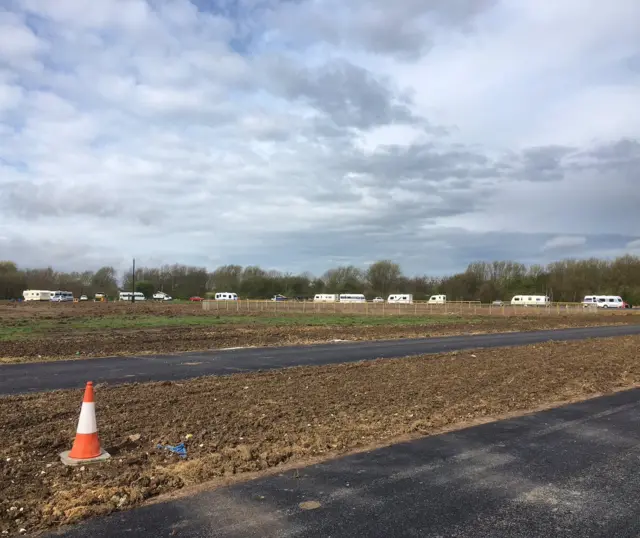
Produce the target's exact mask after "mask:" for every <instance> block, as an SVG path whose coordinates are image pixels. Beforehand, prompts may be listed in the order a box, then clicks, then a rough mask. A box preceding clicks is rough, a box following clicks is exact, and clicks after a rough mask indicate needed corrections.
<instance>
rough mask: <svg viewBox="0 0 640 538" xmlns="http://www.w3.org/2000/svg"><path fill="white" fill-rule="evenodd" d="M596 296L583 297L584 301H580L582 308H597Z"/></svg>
mask: <svg viewBox="0 0 640 538" xmlns="http://www.w3.org/2000/svg"><path fill="white" fill-rule="evenodd" d="M597 301H598V296H597V295H585V296H584V299H582V306H583V307H584V308H588V307H593V308H595V307H596V306H597V304H596V303H597Z"/></svg>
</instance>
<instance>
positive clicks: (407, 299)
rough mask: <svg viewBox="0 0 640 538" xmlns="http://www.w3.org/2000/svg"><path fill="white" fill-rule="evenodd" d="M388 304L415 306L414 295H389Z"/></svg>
mask: <svg viewBox="0 0 640 538" xmlns="http://www.w3.org/2000/svg"><path fill="white" fill-rule="evenodd" d="M387 302H388V303H390V304H413V295H412V294H410V293H403V294H399V295H398V294H396V295H389V297H388V298H387Z"/></svg>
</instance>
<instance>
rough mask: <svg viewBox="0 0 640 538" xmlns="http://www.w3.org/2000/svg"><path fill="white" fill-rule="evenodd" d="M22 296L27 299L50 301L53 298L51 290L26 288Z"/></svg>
mask: <svg viewBox="0 0 640 538" xmlns="http://www.w3.org/2000/svg"><path fill="white" fill-rule="evenodd" d="M22 296H23V297H24V300H25V301H48V300H50V299H51V292H50V291H49V290H24V291H23V292H22Z"/></svg>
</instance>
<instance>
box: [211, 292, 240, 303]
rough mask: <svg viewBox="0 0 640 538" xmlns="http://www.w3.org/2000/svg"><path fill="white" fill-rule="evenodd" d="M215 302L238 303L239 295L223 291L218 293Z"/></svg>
mask: <svg viewBox="0 0 640 538" xmlns="http://www.w3.org/2000/svg"><path fill="white" fill-rule="evenodd" d="M215 300H216V301H237V300H238V294H237V293H233V292H230V291H223V292H220V293H216V295H215Z"/></svg>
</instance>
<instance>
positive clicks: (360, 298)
mask: <svg viewBox="0 0 640 538" xmlns="http://www.w3.org/2000/svg"><path fill="white" fill-rule="evenodd" d="M338 301H339V302H341V303H366V302H367V299H366V297H365V296H364V294H362V293H341V294H340V297H339V298H338Z"/></svg>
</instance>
